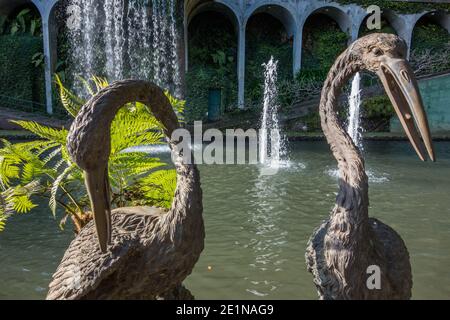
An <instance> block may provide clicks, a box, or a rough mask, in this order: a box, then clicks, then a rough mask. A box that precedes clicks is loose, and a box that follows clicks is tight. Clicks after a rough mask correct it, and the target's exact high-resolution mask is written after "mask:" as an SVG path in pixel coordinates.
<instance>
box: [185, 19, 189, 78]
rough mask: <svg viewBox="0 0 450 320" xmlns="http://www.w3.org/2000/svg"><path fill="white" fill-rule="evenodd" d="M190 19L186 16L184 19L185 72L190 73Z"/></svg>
mask: <svg viewBox="0 0 450 320" xmlns="http://www.w3.org/2000/svg"><path fill="white" fill-rule="evenodd" d="M187 19H188V17H187V16H186V15H185V18H184V67H185V71H186V72H188V69H189V52H188V50H189V35H188V22H187Z"/></svg>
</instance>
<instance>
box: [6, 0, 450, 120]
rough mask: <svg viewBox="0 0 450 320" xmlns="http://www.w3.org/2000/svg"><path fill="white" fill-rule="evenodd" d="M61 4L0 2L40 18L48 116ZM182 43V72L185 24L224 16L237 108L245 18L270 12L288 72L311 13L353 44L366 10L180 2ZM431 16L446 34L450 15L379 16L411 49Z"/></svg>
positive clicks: (286, 2) (287, 1) (278, 2)
mask: <svg viewBox="0 0 450 320" xmlns="http://www.w3.org/2000/svg"><path fill="white" fill-rule="evenodd" d="M66 2H67V1H65V0H16V1H14V3H11V1H9V0H0V11H2V13H5V12H6V13H7V12H8V11H13V10H14V9H15V8H17V7H20V6H23V5H33V6H34V7H35V8H36V9H37V10H38V11H39V13H40V15H41V18H42V36H43V47H44V56H45V82H46V106H47V112H48V113H52V111H53V109H52V72H53V67H54V65H55V61H56V30H55V22H54V20H55V8H56V5H57V3H62V4H64V3H66ZM184 4H185V10H184V39H185V50H184V51H185V54H186V56H185V63H184V64H185V66H186V68H188V66H189V64H188V61H189V57H188V45H189V44H188V41H187V39H188V38H189V24H190V23H191V21H192V20H193V19H194V18H195V17H196V16H197V15H199V14H200V13H203V12H211V11H214V12H217V13H219V14H222V15H224V16H225V17H226V18H227V19H229V21H230V22H231V24H232V25H233V27H234V29H235V34H236V37H237V44H238V45H237V57H236V58H237V78H238V104H239V106H243V104H244V86H245V57H246V53H245V46H246V39H245V38H246V28H247V23H248V21H249V19H250V18H251V17H252V16H254V15H256V14H258V13H267V14H270V15H271V16H272V17H274V18H275V19H278V20H279V21H280V22H281V24H282V25H283V26H284V28H285V30H286V32H287V34H288V36H290V37H292V39H293V53H292V56H293V59H292V61H293V66H292V68H293V72H294V73H296V72H298V71H299V70H300V69H301V61H302V38H303V37H302V33H303V28H304V26H305V24H306V23H307V20H308V19H309V18H310V17H312V16H314V15H317V14H322V15H325V16H327V17H329V18H331V19H333V20H334V21H335V22H336V23H337V24H338V25H339V27H340V28H341V30H342V31H344V32H345V33H346V34H347V35H348V38H349V41H353V40H355V39H356V38H357V37H358V35H359V33H360V29H361V26H362V25H363V24H364V21H365V19H366V18H367V13H366V11H365V10H364V9H363V8H361V7H359V6H357V5H345V6H341V5H339V4H336V3H330V2H325V1H322V0H308V1H306V0H239V1H236V0H184ZM425 17H428V18H431V19H433V20H434V21H436V22H437V23H439V24H440V25H441V26H443V27H444V28H446V29H447V30H448V31H450V15H449V14H445V13H444V12H423V13H420V14H410V15H398V14H396V13H395V12H392V11H385V12H383V18H384V19H385V20H386V21H388V23H389V24H390V25H391V26H392V28H393V29H394V30H395V32H396V33H397V34H398V35H399V36H401V37H403V38H404V39H405V40H406V41H407V43H408V44H409V45H411V40H412V33H413V29H414V26H415V25H416V23H417V22H418V21H419V20H420V19H422V18H425Z"/></svg>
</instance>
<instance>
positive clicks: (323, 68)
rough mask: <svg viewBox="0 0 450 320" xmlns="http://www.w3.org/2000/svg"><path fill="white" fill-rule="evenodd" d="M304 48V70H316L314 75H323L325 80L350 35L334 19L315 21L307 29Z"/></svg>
mask: <svg viewBox="0 0 450 320" xmlns="http://www.w3.org/2000/svg"><path fill="white" fill-rule="evenodd" d="M304 36H305V45H304V48H303V50H304V51H303V52H304V53H303V59H302V60H303V61H302V72H303V70H305V71H307V72H308V71H309V70H314V71H313V73H312V74H313V75H314V76H317V75H322V76H323V80H324V79H325V77H326V74H327V73H328V70H329V69H330V67H331V66H332V65H333V63H334V61H335V59H336V58H337V57H338V56H339V54H341V53H342V52H343V51H344V50H345V48H346V47H347V40H348V36H347V35H346V34H345V32H343V31H341V29H340V28H339V26H338V25H337V24H336V23H334V22H333V21H331V20H330V21H328V20H327V21H326V23H325V21H314V22H313V23H311V24H310V25H308V26H307V29H306V30H305V35H304Z"/></svg>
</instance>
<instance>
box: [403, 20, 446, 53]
mask: <svg viewBox="0 0 450 320" xmlns="http://www.w3.org/2000/svg"><path fill="white" fill-rule="evenodd" d="M449 45H450V34H449V33H448V31H447V30H446V29H444V28H443V27H441V26H440V25H437V24H435V23H426V22H425V23H422V24H418V25H417V26H416V27H415V28H414V32H413V38H412V45H411V46H412V49H413V50H415V51H416V52H417V53H421V52H424V51H426V50H432V51H434V52H436V51H440V50H442V49H443V48H444V47H445V46H449Z"/></svg>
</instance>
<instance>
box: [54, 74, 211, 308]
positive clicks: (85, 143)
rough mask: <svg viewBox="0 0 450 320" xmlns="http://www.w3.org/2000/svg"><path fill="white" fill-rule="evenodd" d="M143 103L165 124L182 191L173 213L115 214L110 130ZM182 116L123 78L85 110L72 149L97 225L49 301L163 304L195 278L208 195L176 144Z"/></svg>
mask: <svg viewBox="0 0 450 320" xmlns="http://www.w3.org/2000/svg"><path fill="white" fill-rule="evenodd" d="M136 101H137V102H141V103H143V104H145V105H147V106H148V107H149V108H150V110H151V111H152V113H153V115H154V116H155V117H156V118H157V119H158V120H159V121H160V122H161V123H162V125H163V127H164V133H165V135H166V136H167V137H168V139H169V145H170V147H171V149H172V153H173V155H174V157H173V158H174V159H175V160H174V162H175V167H176V171H177V188H176V191H175V196H174V199H173V202H172V206H171V208H170V209H169V210H163V209H160V208H154V207H128V208H118V209H114V210H112V211H111V207H110V195H109V192H110V188H109V183H108V158H109V155H110V149H111V142H110V127H111V122H112V121H113V119H114V116H115V114H116V112H117V111H118V110H119V109H120V108H121V107H122V106H123V105H125V104H126V103H129V102H136ZM178 127H179V124H178V120H177V116H176V114H175V112H174V111H173V109H172V106H171V105H170V102H169V100H168V99H167V97H166V96H165V94H164V92H163V90H161V89H160V88H159V87H158V86H156V85H154V84H152V83H149V82H146V81H139V80H124V81H117V82H114V83H113V84H111V85H110V86H108V87H106V88H105V89H103V90H101V91H100V92H99V93H98V94H97V95H95V96H94V97H93V98H92V99H91V100H89V101H88V102H87V103H86V104H85V105H84V106H83V107H82V109H81V110H80V112H79V114H78V115H77V117H76V119H75V120H74V122H73V124H72V126H71V129H70V132H69V136H68V140H67V146H68V150H69V153H70V156H71V158H72V159H73V161H74V162H75V163H77V165H78V166H79V167H80V168H81V169H83V170H84V173H85V182H86V187H87V190H88V193H89V197H90V201H91V205H92V210H93V213H94V220H95V223H94V221H91V222H90V223H88V224H87V225H86V226H85V227H84V228H83V229H82V230H81V232H80V233H79V235H78V236H77V237H76V238H75V239H74V240H73V241H72V243H71V244H70V246H69V248H68V249H67V251H66V253H65V255H64V257H63V259H62V261H61V263H60V265H59V266H58V268H57V270H56V272H55V274H54V275H53V280H52V282H51V283H50V286H49V292H48V295H47V299H156V298H158V297H161V296H163V297H164V296H167V295H169V296H170V294H171V292H173V290H176V288H177V287H179V286H180V284H181V282H182V281H183V280H184V279H185V278H186V277H187V276H188V275H189V274H190V273H191V271H192V269H193V267H194V265H195V263H196V262H197V260H198V258H199V256H200V253H201V252H202V250H203V246H204V236H205V231H204V225H203V217H202V212H203V207H202V191H201V188H200V178H199V173H198V170H197V168H196V166H195V165H194V164H187V163H184V162H183V161H182V159H181V155H180V154H179V153H177V152H175V149H176V145H175V143H176V142H174V141H171V136H172V133H173V131H174V130H176V129H177V128H178Z"/></svg>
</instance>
